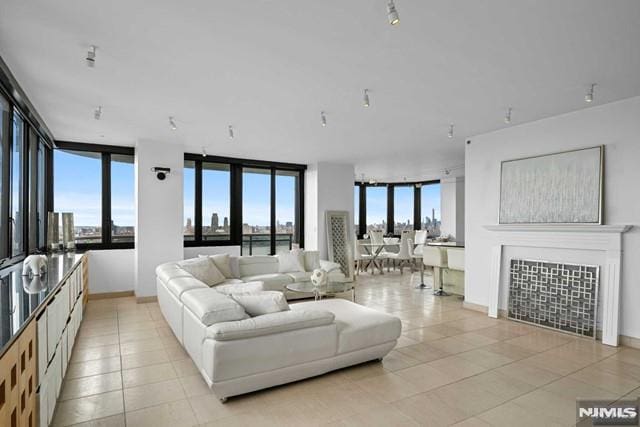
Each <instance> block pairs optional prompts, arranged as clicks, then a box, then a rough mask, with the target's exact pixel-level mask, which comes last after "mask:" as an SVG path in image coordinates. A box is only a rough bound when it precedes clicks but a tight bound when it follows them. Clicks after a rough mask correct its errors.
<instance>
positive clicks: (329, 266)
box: [320, 259, 342, 273]
mask: <svg viewBox="0 0 640 427" xmlns="http://www.w3.org/2000/svg"><path fill="white" fill-rule="evenodd" d="M320 268H321V269H323V270H324V271H326V272H327V273H331V272H332V271H334V270H340V269H342V266H341V265H340V264H338V263H337V262H332V261H325V260H323V259H321V260H320Z"/></svg>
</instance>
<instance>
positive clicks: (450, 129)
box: [447, 123, 453, 138]
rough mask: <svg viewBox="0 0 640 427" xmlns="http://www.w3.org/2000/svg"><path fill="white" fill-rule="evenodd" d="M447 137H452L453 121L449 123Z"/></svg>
mask: <svg viewBox="0 0 640 427" xmlns="http://www.w3.org/2000/svg"><path fill="white" fill-rule="evenodd" d="M447 136H448V137H449V138H453V123H451V124H450V125H449V133H448V134H447Z"/></svg>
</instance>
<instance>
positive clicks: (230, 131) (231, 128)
mask: <svg viewBox="0 0 640 427" xmlns="http://www.w3.org/2000/svg"><path fill="white" fill-rule="evenodd" d="M233 137H234V134H233V126H231V125H229V139H233Z"/></svg>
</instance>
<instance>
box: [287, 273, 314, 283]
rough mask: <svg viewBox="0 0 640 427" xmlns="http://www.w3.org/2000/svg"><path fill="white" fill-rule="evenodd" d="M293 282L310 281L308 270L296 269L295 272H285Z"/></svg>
mask: <svg viewBox="0 0 640 427" xmlns="http://www.w3.org/2000/svg"><path fill="white" fill-rule="evenodd" d="M286 274H287V276H289V277H291V280H293V281H294V282H295V283H299V282H309V281H311V273H310V272H308V271H297V272H295V273H286Z"/></svg>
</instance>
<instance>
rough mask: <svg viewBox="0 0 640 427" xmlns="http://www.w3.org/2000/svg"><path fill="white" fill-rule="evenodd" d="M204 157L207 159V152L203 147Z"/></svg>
mask: <svg viewBox="0 0 640 427" xmlns="http://www.w3.org/2000/svg"><path fill="white" fill-rule="evenodd" d="M202 157H207V150H205V148H204V147H202Z"/></svg>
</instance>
